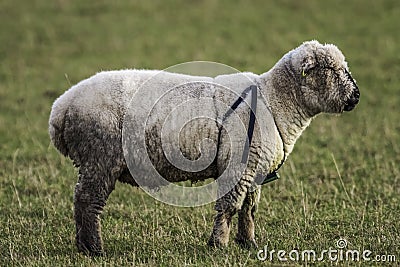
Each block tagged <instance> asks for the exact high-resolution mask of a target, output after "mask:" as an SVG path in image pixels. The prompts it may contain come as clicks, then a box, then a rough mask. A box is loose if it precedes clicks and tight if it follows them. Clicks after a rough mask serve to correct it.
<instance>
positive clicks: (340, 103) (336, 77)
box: [291, 41, 360, 115]
mask: <svg viewBox="0 0 400 267" xmlns="http://www.w3.org/2000/svg"><path fill="white" fill-rule="evenodd" d="M291 65H292V71H293V72H295V75H296V76H297V80H298V81H300V84H301V86H300V88H301V89H300V90H298V91H296V99H297V101H300V102H301V104H302V105H303V106H304V107H306V109H307V112H308V113H310V114H313V115H315V114H318V113H320V112H327V113H341V112H343V111H350V110H352V109H354V107H355V106H356V105H357V103H358V102H359V98H360V91H359V90H358V86H357V84H356V81H355V80H354V79H353V78H352V76H351V74H350V71H349V69H348V67H347V62H346V61H345V58H344V56H343V54H342V52H341V51H340V50H339V49H338V48H337V47H336V46H335V45H331V44H327V45H322V44H320V43H318V42H317V41H311V42H305V43H304V44H302V45H301V46H299V47H298V48H296V49H295V50H293V51H292V53H291Z"/></svg>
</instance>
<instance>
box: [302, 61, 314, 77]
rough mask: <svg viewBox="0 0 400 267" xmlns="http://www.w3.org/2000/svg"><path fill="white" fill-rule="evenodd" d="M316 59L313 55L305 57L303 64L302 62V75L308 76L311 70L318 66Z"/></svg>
mask: <svg viewBox="0 0 400 267" xmlns="http://www.w3.org/2000/svg"><path fill="white" fill-rule="evenodd" d="M316 65H317V64H316V62H315V59H314V58H312V57H306V58H304V60H303V62H302V64H301V75H302V76H303V77H304V76H306V75H307V74H308V73H309V71H310V70H311V69H313V68H315V66H316Z"/></svg>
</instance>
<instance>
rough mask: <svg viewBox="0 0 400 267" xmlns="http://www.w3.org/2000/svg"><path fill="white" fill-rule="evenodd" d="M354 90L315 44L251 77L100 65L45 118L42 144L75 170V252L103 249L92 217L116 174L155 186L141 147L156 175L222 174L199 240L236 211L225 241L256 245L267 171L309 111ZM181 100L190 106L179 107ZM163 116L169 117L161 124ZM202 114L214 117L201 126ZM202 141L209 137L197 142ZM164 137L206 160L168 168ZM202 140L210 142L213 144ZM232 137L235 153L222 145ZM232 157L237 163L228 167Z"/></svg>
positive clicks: (221, 232) (344, 101)
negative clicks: (210, 219) (47, 142)
mask: <svg viewBox="0 0 400 267" xmlns="http://www.w3.org/2000/svg"><path fill="white" fill-rule="evenodd" d="M171 88H173V89H172V90H171ZM167 94H171V95H170V96H169V97H168V101H163V96H165V95H167ZM250 96H251V97H250ZM135 97H136V98H135ZM359 97H360V92H359V89H358V86H357V84H356V81H355V80H354V79H353V78H352V76H351V74H350V71H349V69H348V66H347V63H346V61H345V58H344V56H343V54H342V52H341V51H340V50H339V49H338V48H337V47H336V46H335V45H332V44H320V43H319V42H318V41H308V42H304V43H303V44H301V45H300V46H299V47H297V48H295V49H293V50H291V51H289V52H288V53H287V54H285V55H284V56H283V57H282V58H281V59H280V60H279V61H278V62H277V63H276V64H275V66H273V67H272V69H270V70H269V71H268V72H265V73H263V74H261V75H256V74H253V73H236V74H227V75H220V76H217V77H215V78H212V77H203V76H191V75H184V74H177V73H170V72H166V71H154V70H121V71H104V72H100V73H98V74H96V75H94V76H93V77H90V78H88V79H86V80H83V81H81V82H79V83H78V84H77V85H75V86H73V87H71V88H70V89H69V90H68V91H66V92H65V93H64V94H63V95H62V96H60V97H59V98H58V99H57V100H56V101H55V102H54V104H53V106H52V110H51V114H50V119H49V133H50V137H51V141H52V143H53V144H54V146H55V147H56V148H57V149H58V150H59V151H60V153H62V154H63V155H65V156H67V157H69V158H70V159H71V160H72V161H73V164H74V166H76V167H77V168H78V170H79V175H78V182H77V184H76V186H75V191H74V219H75V223H76V245H77V248H78V250H79V251H80V252H83V253H86V254H89V255H102V254H103V242H102V238H101V233H100V218H99V216H100V214H101V213H102V210H103V208H104V206H105V204H106V201H107V198H108V196H109V195H110V193H111V192H112V191H113V190H114V188H115V183H116V181H120V182H124V183H128V184H131V185H133V186H141V187H142V186H143V188H147V187H148V188H159V187H163V186H164V185H165V184H163V182H161V183H160V182H159V181H157V180H154V179H153V178H152V177H150V176H149V177H148V176H147V175H146V174H147V172H150V170H148V169H146V168H147V167H148V166H147V165H146V164H144V161H143V160H142V159H141V157H142V156H143V154H146V155H147V156H148V158H150V159H151V163H152V165H153V167H154V168H155V169H156V170H157V172H158V173H159V174H160V175H161V176H162V177H163V178H165V180H164V182H165V181H166V182H179V181H186V180H190V181H194V182H195V181H202V180H205V179H207V178H214V179H216V178H218V177H222V176H224V175H225V176H224V177H222V178H218V179H216V181H217V184H218V186H219V188H218V193H217V195H216V203H215V210H216V211H217V214H216V216H215V219H214V226H213V230H212V233H211V236H210V238H209V240H208V245H210V246H212V247H222V246H226V245H227V243H228V241H229V233H230V227H231V220H232V217H233V216H234V215H235V214H236V213H238V232H237V235H236V238H235V241H236V242H237V243H238V244H239V245H241V246H243V247H245V248H251V247H257V244H256V241H255V234H254V220H255V212H256V210H257V206H258V201H259V198H260V192H261V184H262V182H263V181H264V179H265V177H269V176H271V175H273V174H274V173H275V171H276V170H277V169H278V168H279V167H280V166H281V165H282V164H283V162H284V161H285V160H286V159H287V157H288V156H289V155H290V153H291V152H292V150H293V146H294V144H295V142H296V140H297V139H298V138H299V137H300V135H301V133H302V132H303V130H304V129H305V128H306V127H307V126H308V125H309V124H310V122H311V120H312V118H314V117H315V116H316V115H318V114H320V113H323V112H324V113H342V112H343V111H351V110H352V109H354V107H355V106H356V105H357V103H358V102H359ZM203 100H209V101H206V102H204V101H203ZM154 101H161V103H160V102H157V104H154ZM185 101H188V102H190V105H189V106H191V107H192V108H191V109H190V108H187V107H186V108H185V110H184V112H179V108H178V107H179V106H180V104H181V102H185ZM202 101H203V102H204V103H206V104H204V103H203V102H202ZM132 102H133V104H132ZM196 103H203V104H204V105H203V104H196ZM256 104H257V105H256ZM149 106H153V107H154V108H153V109H149V108H148V107H149ZM202 107H204V108H202ZM202 110H206V111H205V112H206V113H207V116H206V117H207V118H208V120H207V119H204V120H203V119H202V118H198V120H197V121H194V122H193V123H192V125H191V126H190V127H183V126H182V122H183V121H182V120H181V119H180V118H181V117H185V116H186V117H187V118H189V117H190V116H195V114H196V113H197V112H200V113H201V112H202ZM177 111H178V112H177ZM172 113H173V114H174V115H171V116H172V118H170V119H171V120H172V121H173V122H172V123H170V124H168V123H167V124H168V125H166V126H165V127H162V126H163V123H164V122H163V121H164V120H166V119H168V116H169V114H172ZM186 117H185V118H184V119H183V120H186V119H187V118H186ZM200 117H201V116H200ZM210 118H214V119H215V120H214V122H212V123H210V122H209V120H210ZM235 120H236V121H239V123H235V122H234V121H235ZM144 122H146V123H145V124H146V125H145V127H142V126H143V124H144ZM164 124H165V123H164ZM175 124H177V125H178V128H176V125H175ZM174 125H175V126H174ZM179 125H180V126H179ZM174 127H175V128H174ZM179 127H180V128H179ZM225 129H228V130H225ZM177 130H179V138H178V139H176V131H177ZM161 133H163V134H161ZM204 139H207V140H208V141H209V143H207V144H208V145H207V144H205V145H204V144H203V145H204V146H205V147H206V148H204V146H200V147H201V148H200V149H199V145H198V144H199V143H201V142H202V140H204ZM177 140H178V141H177ZM232 140H233V141H232ZM235 140H236V141H235ZM237 140H242V141H243V140H244V141H243V142H242V141H237ZM170 144H172V145H178V146H179V151H180V152H181V156H182V155H183V158H184V159H185V160H188V161H189V163H190V162H194V161H196V162H200V161H201V159H202V156H203V155H206V156H205V159H206V161H205V162H206V163H207V162H208V165H207V164H205V165H204V164H203V163H204V162H203V163H202V164H203V165H204V166H203V165H202V167H201V168H200V169H199V170H198V169H196V170H194V169H190V170H182V169H179V168H178V167H175V166H173V164H171V162H170V159H171V158H174V155H172V154H173V153H172V152H171V153H170V154H171V155H168V153H169V152H168V153H167V152H165V151H167V150H168V147H169V145H170ZM209 144H214V146H213V148H210V146H209ZM232 144H233V145H234V146H235V147H239V148H240V149H239V152H235V151H233V150H232ZM138 146H143V148H141V149H139V148H138ZM143 150H145V151H143ZM146 150H147V151H146ZM145 152H146V153H145ZM242 152H243V153H242ZM178 154H179V153H178ZM175 156H176V155H175ZM241 156H242V161H241V163H244V164H231V165H232V166H233V167H232V166H230V165H229V164H230V162H229V161H232V160H233V161H234V160H239V161H240V157H241ZM177 157H178V158H179V155H178V156H177ZM233 157H235V158H234V159H233ZM243 158H244V161H243ZM203 159H204V158H203ZM199 160H200V161H199ZM178 161H179V160H178ZM142 163H143V164H142ZM173 163H174V162H173ZM178 163H179V162H178ZM234 163H235V162H234ZM239 165H240V168H239V167H235V166H239ZM143 166H144V167H143ZM243 166H244V167H243ZM132 168H133V169H132ZM227 170H229V172H228V171H227ZM226 173H227V174H226ZM146 181H148V182H146Z"/></svg>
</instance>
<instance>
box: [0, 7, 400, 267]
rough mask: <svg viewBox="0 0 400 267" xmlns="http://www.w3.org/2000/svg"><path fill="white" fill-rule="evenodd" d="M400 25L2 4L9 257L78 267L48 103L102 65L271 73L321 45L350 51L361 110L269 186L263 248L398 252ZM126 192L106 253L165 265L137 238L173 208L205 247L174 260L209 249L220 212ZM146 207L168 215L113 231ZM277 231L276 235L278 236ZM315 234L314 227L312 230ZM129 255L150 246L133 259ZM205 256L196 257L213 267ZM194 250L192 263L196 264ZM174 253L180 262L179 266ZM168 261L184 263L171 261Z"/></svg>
mask: <svg viewBox="0 0 400 267" xmlns="http://www.w3.org/2000/svg"><path fill="white" fill-rule="evenodd" d="M399 25H400V4H399V2H398V1H397V0H384V1H362V0H353V1H352V0H346V1H345V0H338V1H317V0H311V1H290V0H281V1H273V0H268V1H264V0H255V1H237V0H229V1H228V0H221V1H217V0H201V1H200V0H198V1H196V0H190V1H184V0H173V1H171V0H168V1H161V0H160V1H123V0H115V1H105V0H99V1H68V0H55V1H45V0H32V1H23V0H21V1H11V0H2V1H0V215H1V216H0V222H1V225H2V227H1V229H0V242H1V246H0V247H2V248H1V249H0V252H1V254H2V255H6V257H5V259H9V260H12V259H14V260H15V259H18V258H19V259H30V262H31V263H36V264H37V263H38V262H39V263H42V264H43V263H46V260H48V263H51V262H52V261H51V259H52V258H51V257H52V256H51V255H53V254H54V253H55V254H57V253H56V252H57V251H58V252H59V253H61V254H62V255H63V256H59V258H57V259H59V260H60V259H62V260H61V262H63V263H66V262H67V263H68V262H69V261H71V262H69V263H71V264H72V263H73V260H72V259H73V255H75V254H74V253H75V251H74V244H73V238H74V236H73V235H74V234H73V231H74V225H73V221H72V192H73V186H74V184H75V182H76V173H75V170H74V169H73V167H72V164H71V162H69V161H68V160H65V159H64V158H63V157H61V156H60V155H59V154H58V153H57V152H56V151H55V149H54V148H53V147H52V145H51V144H50V140H49V137H48V132H47V128H48V126H47V123H48V116H49V113H50V110H51V105H52V103H53V102H54V100H55V99H56V98H57V97H58V96H59V95H61V94H62V93H63V92H64V91H65V90H67V89H68V88H69V87H70V86H71V85H73V84H76V83H77V82H78V81H80V80H82V79H84V78H87V77H90V76H91V75H93V74H95V73H96V72H99V71H102V70H111V69H126V68H137V69H142V68H146V69H164V68H167V67H169V66H171V65H175V64H178V63H182V62H187V61H193V60H208V61H215V62H220V63H224V64H227V65H230V66H232V67H234V68H236V69H239V70H241V71H251V72H255V73H263V72H266V71H268V70H269V69H270V68H271V67H272V66H273V65H274V64H275V63H276V62H277V61H278V60H279V59H280V58H281V56H282V55H283V54H285V53H286V52H287V51H289V50H291V49H293V48H295V47H296V46H298V45H299V44H301V43H302V42H303V41H306V40H312V39H316V40H318V41H320V42H321V43H333V44H336V45H337V46H338V47H339V48H340V49H341V50H342V51H343V53H344V55H345V56H346V59H347V61H348V63H349V67H350V70H351V72H352V75H353V77H354V78H355V79H356V80H357V83H358V85H359V88H360V91H361V102H360V104H359V106H358V107H357V108H356V109H355V110H354V111H353V112H351V113H347V114H344V115H343V116H341V117H337V116H328V115H322V116H320V117H318V118H317V119H316V120H315V121H314V122H313V124H312V125H311V127H310V128H309V129H307V131H306V133H305V134H304V136H302V137H301V138H300V140H299V142H298V144H297V145H296V147H295V149H294V151H293V153H292V155H291V157H290V158H289V161H288V162H287V163H286V164H285V166H284V167H283V168H282V171H281V174H282V176H283V177H282V179H281V180H279V181H278V182H275V183H274V184H273V185H271V186H270V187H269V188H267V190H264V192H265V193H263V199H262V201H261V208H260V209H261V211H260V215H259V216H260V217H259V218H260V221H261V225H259V226H258V228H257V230H256V231H257V233H258V235H259V236H258V239H259V240H260V242H259V243H260V244H261V245H263V244H265V243H266V242H270V241H268V240H274V241H271V242H277V244H278V243H280V244H282V243H283V244H286V245H287V246H288V247H293V246H298V245H299V244H300V245H301V244H302V243H301V242H303V241H302V240H308V241H310V240H311V241H312V242H314V243H317V244H320V245H319V246H320V247H323V246H324V245H328V244H332V242H333V241H334V240H336V239H335V238H337V237H339V236H343V235H344V236H347V237H348V238H349V239H352V240H353V241H354V244H356V245H358V246H362V247H368V246H374V248H375V249H376V250H380V251H388V250H390V249H392V251H395V252H399V249H398V248H399V243H398V240H400V237H399V229H400V225H399V219H400V208H399V206H400V204H399V199H398V196H399V193H400V189H399V188H400V182H399V176H400V174H399V163H400V156H399V155H400V145H399V144H400V134H399V131H400V123H399V118H400V114H399V111H400V110H399V107H400V100H399V97H400V94H399V85H400V52H399V48H400V47H399V44H400V31H399ZM335 162H336V164H335ZM117 189H118V190H121V191H119V192H115V193H114V194H113V195H112V199H113V200H112V201H111V202H113V203H114V204H111V206H110V207H109V208H108V210H106V212H108V213H107V218H108V219H106V220H105V225H108V226H106V227H105V228H106V229H107V228H108V229H107V230H105V231H108V236H107V234H106V233H105V238H106V239H107V238H108V241H107V242H109V247H108V249H109V250H110V251H115V250H117V251H120V253H122V252H123V251H125V250H126V249H127V247H128V248H129V249H130V250H131V253H137V254H134V255H136V256H135V257H133V258H134V259H136V260H137V259H139V261H141V262H147V263H149V262H150V263H154V264H155V263H156V262H157V260H156V258H157V257H158V259H160V258H162V257H167V256H165V255H163V256H161V255H159V254H156V256H154V255H153V254H154V253H153V254H152V253H151V252H150V251H151V249H150V247H152V246H153V247H154V245H155V244H156V243H154V242H157V243H158V241H157V240H158V239H155V238H154V236H156V234H155V233H157V231H158V230H159V229H157V228H156V227H155V228H151V229H153V230H149V231H150V232H151V231H153V234H154V235H153V239H152V240H153V243H151V244H149V243H146V242H150V241H149V239H145V237H140V238H143V240H142V239H140V242H139V241H137V240H138V239H137V238H138V237H137V236H141V233H142V234H143V232H140V231H144V232H145V229H144V228H145V226H146V225H149V224H151V222H154V221H153V220H152V219H151V218H154V214H156V215H157V214H158V215H157V216H159V217H157V218H160V220H161V218H165V214H168V212H171V210H173V211H172V214H173V215H171V216H172V217H174V216H175V217H176V216H178V218H183V219H182V220H178V221H176V224H175V225H177V227H180V228H181V229H182V228H183V229H186V230H187V231H189V232H191V231H192V232H193V233H192V234H193V235H194V236H196V238H198V239H194V240H193V239H188V240H186V239H184V242H183V243H182V244H181V247H180V250H179V251H182V250H184V251H186V250H185V249H186V248H187V245H185V244H193V243H202V242H203V241H204V240H206V238H207V235H208V232H209V231H210V229H211V224H210V222H211V220H212V216H213V212H212V206H207V207H206V208H204V209H201V208H200V209H199V210H200V211H196V213H193V211H190V212H187V211H184V210H183V211H182V210H178V209H176V208H170V207H168V206H163V205H162V204H157V203H156V204H155V203H154V202H153V200H152V199H150V198H147V196H146V195H145V194H140V193H139V196H140V197H137V196H136V197H135V195H133V194H131V193H130V192H132V190H133V189H130V188H127V189H126V188H123V189H122V187H121V188H117ZM118 190H117V191H118ZM124 190H125V191H124ZM127 195H129V197H128V196H127ZM132 195H133V196H132ZM135 201H137V202H135ZM122 203H125V204H122ZM143 203H144V204H143ZM282 203H286V204H282ZM321 203H322V204H321ZM113 205H114V206H113ZM123 205H126V206H131V208H132V209H127V208H126V207H125V208H124V207H123ZM137 205H141V206H143V205H145V206H146V205H147V206H148V207H157V209H158V210H161V211H160V212H159V213H157V212H156V211H155V210H152V209H151V208H148V213H149V217H146V216H145V218H148V219H149V221H146V220H145V219H144V218H142V220H143V222H142V228H139V232H135V231H134V230H132V229H130V226H129V225H126V227H127V229H130V231H132V236H130V235H128V237H124V236H122V237H118V235H117V234H116V233H114V236H112V232H111V233H110V229H112V228H114V226H116V225H119V226H121V224H122V225H124V224H123V222H122V223H121V221H118V220H121V219H118V218H120V217H121V216H128V217H129V216H132V218H136V217H137V216H141V215H143V213H139V211H138V210H136V211H135V207H137ZM339 210H340V211H339ZM129 212H131V213H129ZM135 212H136V213H135ZM125 213H128V214H125ZM197 213H198V215H193V214H197ZM121 214H124V215H121ZM296 214H297V215H296ZM331 214H335V215H331ZM192 215H193V216H198V217H197V218H192V217H191V216H192ZM337 216H339V217H337ZM374 216H376V217H374ZM110 217H111V218H110ZM204 218H206V219H204ZM338 218H340V219H338ZM361 218H363V219H362V220H361ZM203 219H204V221H207V222H208V223H204V224H203V223H201V221H202V220H203ZM107 220H108V221H107ZM191 220H193V221H191ZM283 220H284V221H283ZM122 221H124V220H122ZM182 221H183V222H184V221H188V224H184V223H183V222H182ZM287 221H292V222H293V223H292V224H290V223H289V222H287ZM327 221H328V222H329V223H325V222H327ZM63 222H67V223H65V225H64V223H63ZM149 222H150V223H149ZM266 222H269V224H268V225H266V224H265V223H266ZM296 222H297V223H296ZM182 223H183V225H182ZM166 224H168V223H167V222H166ZM60 225H63V227H60ZM152 225H153V226H154V224H152ZM193 225H196V227H194V228H193ZM199 225H200V226H199ZM277 225H278V226H277ZM315 225H322V226H321V228H318V229H315V227H316V226H315ZM275 226H276V227H278V228H277V229H278V230H275V231H274V233H271V228H273V227H275ZM121 227H122V226H121ZM168 227H171V226H168ZM168 227H167V226H166V227H165V231H166V230H167V229H168ZM185 227H186V228H185ZM313 227H314V231H316V232H308V231H312V230H308V229H313ZM40 229H41V230H40ZM199 229H200V230H199ZM286 229H290V230H288V231H286ZM296 229H297V230H296ZM291 230H293V231H291ZM122 231H123V230H122ZM177 231H178V233H179V230H177ZM199 231H202V232H204V234H203V235H201V234H200V233H198V232H199ZM382 231H383V234H382ZM117 232H119V233H120V232H121V229H120V230H118V231H117ZM293 232H294V233H297V234H293ZM366 233H367V234H366ZM120 234H121V233H120ZM169 235H171V233H169ZM172 236H173V234H172ZM293 236H295V238H294V239H292V237H293ZM382 236H384V238H383V237H382ZM112 238H115V240H114V241H115V242H114V243H111V242H110V239H112ZM135 238H136V239H135ZM164 238H166V237H165V236H164ZM175 238H176V236H175ZM41 239H42V240H41ZM40 240H41V241H40ZM54 240H58V242H57V244H55V243H54V242H53V241H54ZM126 240H133V241H132V244H131V245H129V246H128V244H125V241H126ZM154 240H156V241H154ZM136 241H137V242H139V243H140V244H142V247H141V248H137V245H134V244H136V243H135V242H136ZM37 242H40V243H41V244H44V246H43V247H42V250H40V249H39V250H35V249H34V248H35V247H37V245H38V243H37ZM171 242H172V243H168V242H167V243H166V245H165V246H166V247H164V248H163V247H161V248H160V251H165V250H167V247H168V246H169V247H171V246H172V245H171V244H173V243H174V242H173V240H172V241H171ZM318 242H320V243H318ZM385 242H386V243H385ZM203 243H205V241H204V242H203ZM112 244H115V245H112ZM122 244H124V245H122ZM146 244H147V245H146ZM396 245H397V247H396ZM60 246H61V247H62V248H60ZM113 246H114V247H113ZM125 246H127V247H125ZM134 247H136V248H135V249H141V250H142V251H141V252H140V253H139V252H137V251H136V250H134V251H133V252H132V249H133V248H134ZM198 249H199V250H201V249H200V248H198ZM60 251H61V252H60ZM135 251H136V252H135ZM204 251H205V252H204V254H202V255H201V256H198V258H202V257H203V258H204V262H205V263H207V264H210V265H212V263H211V262H208V261H207V259H206V258H208V256H209V254H207V253H209V252H207V250H206V248H204ZM233 251H234V252H231V254H229V255H230V256H231V257H232V258H233V259H239V260H240V261H241V260H243V261H245V258H240V257H241V256H234V255H237V254H241V255H242V256H243V253H242V252H240V250H239V252H238V251H237V250H234V249H233ZM192 252H193V251H192ZM109 253H111V252H109ZM175 253H176V252H175ZM193 253H194V254H193ZM193 253H192V254H190V253H188V254H185V253H183V255H186V256H187V257H189V259H193V258H190V257H193V255H196V253H195V252H193ZM210 253H211V252H210ZM213 253H217V254H218V252H213ZM71 255H72V256H71ZM143 255H145V256H143ZM152 255H153V256H152ZM172 255H174V257H175V260H176V259H181V258H180V257H184V256H182V255H180V253H176V254H172ZM212 255H214V254H212ZM246 255H247V254H246ZM121 257H122V256H121ZM236 257H239V258H236ZM243 257H244V256H243ZM250 257H251V258H252V259H254V255H253V256H250ZM398 257H399V258H400V255H398ZM198 258H196V259H197V260H198ZM66 259H68V260H69V261H66ZM185 259H186V258H185ZM181 260H182V261H181V262H180V263H182V262H184V261H183V259H181ZM178 261H179V260H178ZM194 262H195V261H194ZM222 262H223V261H222ZM0 263H1V261H0ZM3 263H10V262H7V261H6V262H3ZM117 263H118V262H117ZM119 263H126V261H125V260H121V261H120V262H119ZM164 263H170V264H176V263H177V261H174V259H173V258H165V261H164ZM214 263H215V262H214ZM216 263H218V261H216ZM0 265H2V264H0Z"/></svg>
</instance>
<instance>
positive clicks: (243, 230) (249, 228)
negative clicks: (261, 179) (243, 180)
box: [235, 186, 261, 248]
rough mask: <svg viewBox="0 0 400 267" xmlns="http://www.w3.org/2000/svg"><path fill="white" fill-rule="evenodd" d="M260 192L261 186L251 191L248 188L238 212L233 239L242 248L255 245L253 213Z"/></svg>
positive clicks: (254, 246)
mask: <svg viewBox="0 0 400 267" xmlns="http://www.w3.org/2000/svg"><path fill="white" fill-rule="evenodd" d="M260 193H261V186H257V187H256V188H254V190H253V191H251V192H250V190H249V191H248V192H247V194H246V197H245V199H244V201H243V205H242V208H241V209H240V211H239V212H238V217H239V219H238V232H237V235H236V239H235V241H236V243H238V244H239V245H240V246H242V247H244V248H256V247H257V243H256V241H255V235H254V215H255V212H256V211H257V206H258V202H259V199H260Z"/></svg>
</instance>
